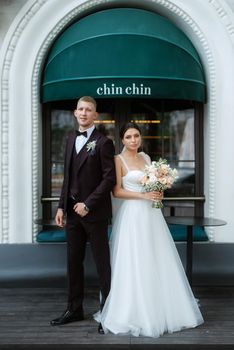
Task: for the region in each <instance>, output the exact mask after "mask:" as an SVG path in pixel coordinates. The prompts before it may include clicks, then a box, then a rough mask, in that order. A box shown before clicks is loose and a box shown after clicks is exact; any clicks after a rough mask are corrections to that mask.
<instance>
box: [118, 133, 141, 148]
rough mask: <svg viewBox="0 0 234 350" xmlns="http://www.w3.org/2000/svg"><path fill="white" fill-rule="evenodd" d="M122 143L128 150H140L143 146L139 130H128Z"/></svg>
mask: <svg viewBox="0 0 234 350" xmlns="http://www.w3.org/2000/svg"><path fill="white" fill-rule="evenodd" d="M122 142H123V145H124V146H125V147H126V148H127V149H128V150H132V151H133V150H138V148H139V147H140V146H141V134H140V133H139V131H138V130H137V129H134V128H131V129H128V130H127V131H126V132H125V134H124V137H123V140H122Z"/></svg>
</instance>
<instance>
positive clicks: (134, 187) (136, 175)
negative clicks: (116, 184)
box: [122, 170, 144, 192]
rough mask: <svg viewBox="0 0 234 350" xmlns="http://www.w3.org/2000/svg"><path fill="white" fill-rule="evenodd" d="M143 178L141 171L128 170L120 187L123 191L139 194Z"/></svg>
mask: <svg viewBox="0 0 234 350" xmlns="http://www.w3.org/2000/svg"><path fill="white" fill-rule="evenodd" d="M143 176H144V173H143V171H141V170H129V171H128V172H127V174H126V175H125V176H123V177H122V186H123V188H124V189H125V190H128V191H133V192H141V191H142V185H141V183H140V181H141V179H142V177H143Z"/></svg>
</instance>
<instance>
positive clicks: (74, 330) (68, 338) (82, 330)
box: [0, 287, 234, 350]
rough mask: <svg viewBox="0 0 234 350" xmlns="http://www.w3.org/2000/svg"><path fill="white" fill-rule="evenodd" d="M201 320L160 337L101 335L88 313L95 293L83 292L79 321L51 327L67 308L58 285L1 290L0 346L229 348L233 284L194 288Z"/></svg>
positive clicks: (233, 340)
mask: <svg viewBox="0 0 234 350" xmlns="http://www.w3.org/2000/svg"><path fill="white" fill-rule="evenodd" d="M194 290H195V295H196V297H197V298H199V300H200V304H201V311H202V314H203V316H204V319H205V323H204V324H203V325H201V326H200V327H198V328H195V329H189V330H184V331H182V332H177V333H173V334H165V335H163V336H162V337H160V338H157V339H154V338H147V337H132V336H129V335H127V336H126V335H125V336H115V335H112V334H108V335H100V334H98V332H97V323H96V322H95V321H94V320H93V319H92V314H93V313H94V312H95V311H96V310H97V307H98V291H97V289H95V288H89V289H87V292H86V300H85V316H86V319H85V320H84V321H82V322H76V323H71V324H67V325H64V326H60V327H52V326H50V324H49V321H50V320H51V319H53V318H55V317H57V316H59V315H60V314H61V312H63V311H64V309H65V306H66V302H65V301H66V291H65V290H64V289H60V288H54V289H53V288H25V289H23V288H8V289H6V288H4V289H0V349H1V350H2V349H38V350H41V349H63V350H66V349H90V350H91V349H147V348H149V349H164V350H165V349H173V350H174V349H189V350H192V349H200V350H202V349H218V348H219V349H234V287H199V288H195V289H194Z"/></svg>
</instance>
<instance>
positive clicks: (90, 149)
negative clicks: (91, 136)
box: [86, 140, 97, 155]
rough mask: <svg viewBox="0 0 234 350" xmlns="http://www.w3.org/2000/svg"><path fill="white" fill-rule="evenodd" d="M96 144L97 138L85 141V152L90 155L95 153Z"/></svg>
mask: <svg viewBox="0 0 234 350" xmlns="http://www.w3.org/2000/svg"><path fill="white" fill-rule="evenodd" d="M96 145H97V140H94V141H90V142H88V143H87V145H86V149H87V152H89V154H90V155H94V154H95V148H96Z"/></svg>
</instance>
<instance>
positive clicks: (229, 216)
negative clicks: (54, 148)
mask: <svg viewBox="0 0 234 350" xmlns="http://www.w3.org/2000/svg"><path fill="white" fill-rule="evenodd" d="M21 3H22V5H23V6H22V7H21V8H17V9H15V8H13V7H12V8H10V7H9V8H8V9H7V7H4V10H5V11H9V13H12V14H13V13H14V14H15V16H13V15H12V17H14V18H12V19H11V18H10V17H9V22H7V23H5V27H3V29H0V31H2V32H1V37H2V44H1V54H0V77H1V91H0V100H1V117H0V123H1V136H0V137H1V142H0V147H1V153H0V154H1V156H0V157H1V180H0V186H1V196H0V225H1V228H0V242H1V243H32V242H34V241H35V237H36V234H37V232H38V225H37V224H35V220H36V219H37V218H38V217H40V216H41V210H42V209H41V203H40V198H41V195H42V161H41V159H42V117H41V103H40V84H41V74H42V69H43V64H44V62H45V59H46V57H47V54H48V50H49V48H50V46H51V44H52V43H53V41H54V40H55V38H56V37H58V36H59V35H60V33H61V32H62V31H63V30H64V28H65V27H67V26H68V25H69V24H70V23H71V22H72V21H74V19H76V18H78V17H79V16H83V15H84V14H85V13H87V14H88V13H89V12H90V13H91V12H92V13H93V12H95V11H99V10H103V9H108V8H110V7H112V6H115V7H117V6H119V7H121V6H126V5H128V6H131V7H134V6H136V7H139V6H141V8H143V9H146V10H149V11H154V12H157V13H159V14H161V15H162V16H165V17H166V18H168V19H169V20H170V21H171V22H172V23H174V24H175V25H176V26H177V27H179V28H180V29H181V30H182V31H183V32H184V33H185V34H186V35H187V37H188V38H189V39H190V41H191V42H192V43H193V45H194V46H195V48H196V50H197V52H198V54H199V56H200V58H201V61H202V64H203V69H204V72H205V75H206V83H207V103H206V104H205V106H204V195H205V204H204V214H205V216H208V217H215V218H220V219H223V220H225V221H226V222H227V225H226V226H223V227H218V228H212V229H209V230H208V235H209V239H210V240H211V241H213V242H225V243H231V242H234V215H233V207H232V205H233V200H234V186H233V178H234V161H233V159H232V150H233V149H234V137H233V132H234V119H233V116H234V98H233V91H234V12H233V10H234V1H230V0H229V1H225V0H171V1H169V0H144V1H140V0H138V1H137V0H126V1H118V0H87V1H84V0H68V1H60V0H29V1H22V2H21ZM51 14H53V15H51Z"/></svg>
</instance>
